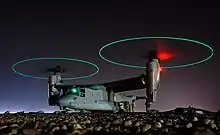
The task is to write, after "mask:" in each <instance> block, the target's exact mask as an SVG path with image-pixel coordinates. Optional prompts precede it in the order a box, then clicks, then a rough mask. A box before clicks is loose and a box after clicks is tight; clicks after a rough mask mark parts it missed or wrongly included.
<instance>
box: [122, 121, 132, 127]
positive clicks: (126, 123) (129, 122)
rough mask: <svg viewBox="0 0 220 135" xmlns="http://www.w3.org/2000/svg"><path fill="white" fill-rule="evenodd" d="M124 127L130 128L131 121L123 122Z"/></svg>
mask: <svg viewBox="0 0 220 135" xmlns="http://www.w3.org/2000/svg"><path fill="white" fill-rule="evenodd" d="M124 126H125V127H130V126H132V121H131V120H127V121H125V122H124Z"/></svg>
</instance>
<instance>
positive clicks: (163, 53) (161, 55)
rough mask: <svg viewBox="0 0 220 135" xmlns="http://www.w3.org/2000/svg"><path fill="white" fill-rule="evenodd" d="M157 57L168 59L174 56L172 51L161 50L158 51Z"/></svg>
mask: <svg viewBox="0 0 220 135" xmlns="http://www.w3.org/2000/svg"><path fill="white" fill-rule="evenodd" d="M157 57H158V58H159V59H160V60H168V59H170V58H172V57H173V55H172V54H170V53H167V52H160V53H158V55H157Z"/></svg>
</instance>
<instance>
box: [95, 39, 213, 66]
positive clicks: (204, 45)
mask: <svg viewBox="0 0 220 135" xmlns="http://www.w3.org/2000/svg"><path fill="white" fill-rule="evenodd" d="M143 39H171V40H179V41H186V42H191V43H196V44H199V45H202V46H203V47H206V48H208V49H209V50H210V51H211V53H210V55H209V56H207V57H206V58H204V59H202V60H199V61H196V62H193V63H187V64H182V65H174V66H165V67H163V68H183V67H189V66H194V65H197V64H201V63H203V62H205V61H207V60H209V59H211V58H212V56H213V55H214V50H213V48H212V47H211V46H209V45H207V44H205V43H202V42H200V41H196V40H192V39H186V38H178V37H135V38H126V39H122V40H117V41H113V42H111V43H108V44H106V45H104V46H102V47H101V49H100V50H99V56H100V57H101V58H102V59H103V60H105V61H107V62H109V63H112V64H115V65H119V66H123V67H129V68H146V67H145V66H138V65H129V64H124V63H119V62H115V61H112V60H109V59H107V58H106V57H104V56H103V55H102V52H103V50H104V49H105V48H107V47H109V46H112V45H115V44H117V43H122V42H126V41H134V40H143Z"/></svg>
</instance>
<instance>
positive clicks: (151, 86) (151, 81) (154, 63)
mask: <svg viewBox="0 0 220 135" xmlns="http://www.w3.org/2000/svg"><path fill="white" fill-rule="evenodd" d="M146 72H147V80H148V83H147V86H146V87H147V88H146V95H147V99H148V101H149V102H155V101H156V98H157V90H158V88H159V84H160V64H159V60H158V59H152V60H151V61H150V62H149V63H148V64H147V67H146Z"/></svg>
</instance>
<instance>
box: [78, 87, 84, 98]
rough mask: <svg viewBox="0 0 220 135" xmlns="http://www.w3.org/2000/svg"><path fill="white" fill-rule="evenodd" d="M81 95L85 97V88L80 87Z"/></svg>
mask: <svg viewBox="0 0 220 135" xmlns="http://www.w3.org/2000/svg"><path fill="white" fill-rule="evenodd" d="M79 93H80V97H85V88H80V92H79Z"/></svg>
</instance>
